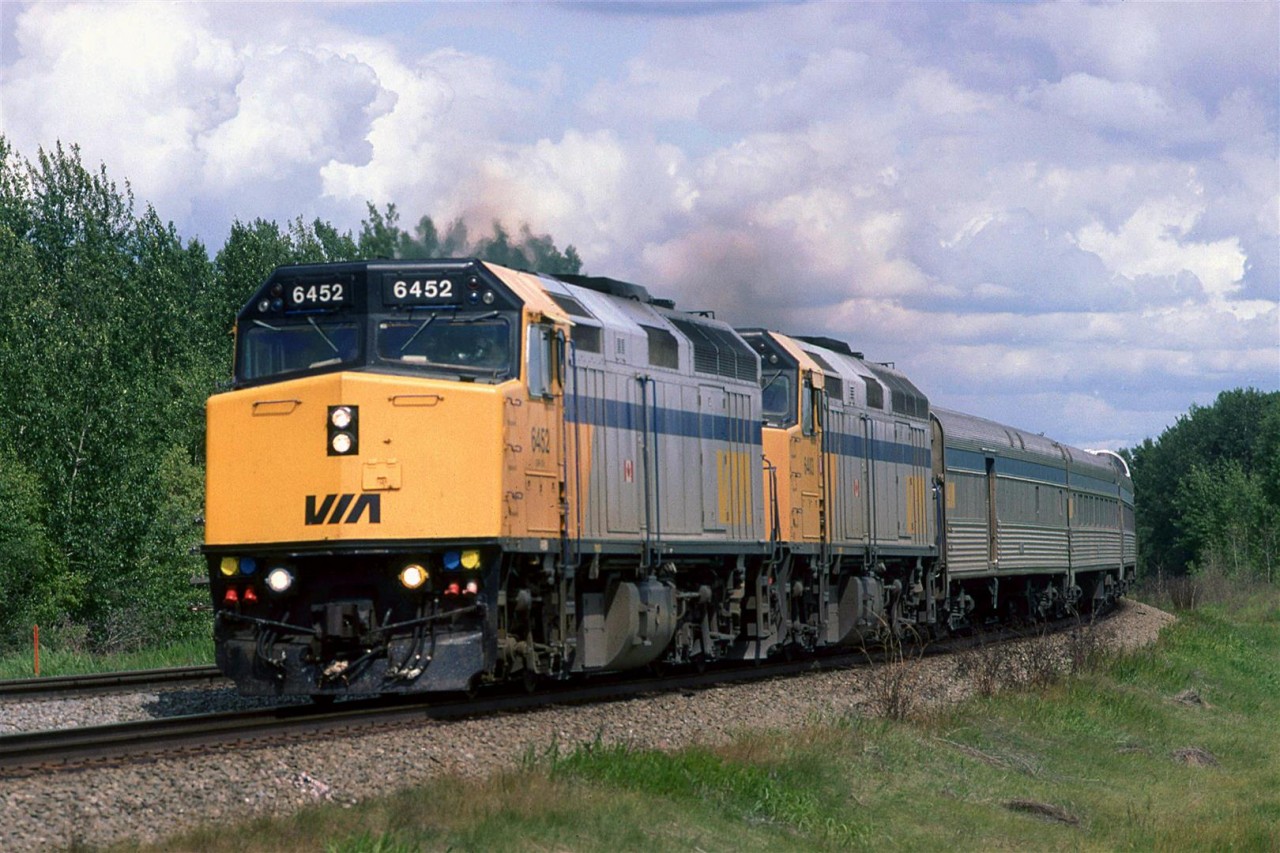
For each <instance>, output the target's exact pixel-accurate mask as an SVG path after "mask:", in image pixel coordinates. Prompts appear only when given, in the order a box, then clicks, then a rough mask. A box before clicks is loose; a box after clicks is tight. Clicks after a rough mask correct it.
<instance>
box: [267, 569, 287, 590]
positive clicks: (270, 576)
mask: <svg viewBox="0 0 1280 853" xmlns="http://www.w3.org/2000/svg"><path fill="white" fill-rule="evenodd" d="M267 586H268V587H269V588H270V589H271V591H272V592H274V593H275V594H276V595H280V594H281V593H284V592H288V591H289V587H291V586H293V572H291V571H289V570H288V569H286V568H285V567H284V566H276V567H275V568H274V569H272V570H271V571H269V572H267Z"/></svg>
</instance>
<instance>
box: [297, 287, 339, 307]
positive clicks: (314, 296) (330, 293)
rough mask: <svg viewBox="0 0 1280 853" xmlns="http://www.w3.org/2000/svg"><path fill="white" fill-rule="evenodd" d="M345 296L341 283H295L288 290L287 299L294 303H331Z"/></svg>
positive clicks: (337, 301)
mask: <svg viewBox="0 0 1280 853" xmlns="http://www.w3.org/2000/svg"><path fill="white" fill-rule="evenodd" d="M345 298H346V291H345V289H344V288H343V286H342V284H341V283H339V282H334V283H332V284H312V285H304V284H299V285H295V286H294V288H293V290H291V291H290V292H289V299H290V301H291V302H292V303H293V304H294V305H333V304H335V303H340V302H342V301H344V300H345Z"/></svg>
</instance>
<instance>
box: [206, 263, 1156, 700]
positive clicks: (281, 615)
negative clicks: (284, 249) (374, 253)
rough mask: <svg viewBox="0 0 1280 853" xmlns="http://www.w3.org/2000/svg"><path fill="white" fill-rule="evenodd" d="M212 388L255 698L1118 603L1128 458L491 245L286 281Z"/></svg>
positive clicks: (223, 594)
mask: <svg viewBox="0 0 1280 853" xmlns="http://www.w3.org/2000/svg"><path fill="white" fill-rule="evenodd" d="M235 336H236V348H235V367H234V385H233V388H232V390H230V391H228V392H225V393H221V394H217V395H215V396H213V397H211V398H210V399H209V401H208V404H207V419H208V423H207V481H206V483H207V484H206V490H207V493H206V513H205V545H204V552H205V554H206V557H207V562H208V571H209V577H210V590H211V593H212V597H213V606H214V612H215V622H214V635H215V642H216V653H217V662H218V665H219V667H220V668H221V669H222V671H223V672H224V673H226V674H227V675H228V676H229V677H231V678H232V679H234V680H235V682H236V683H237V685H238V686H239V688H240V690H241V691H242V692H244V693H246V694H267V695H310V696H314V697H332V696H346V695H358V694H380V693H406V692H424V691H459V690H471V689H474V688H476V687H478V686H480V685H483V684H486V683H493V682H499V681H505V680H511V679H514V680H520V681H523V682H524V683H525V685H526V686H528V687H530V688H533V687H535V686H536V685H537V684H538V683H539V682H540V681H542V680H545V679H560V678H568V677H572V676H574V675H577V674H587V673H598V672H616V671H622V670H628V669H634V668H639V667H646V666H649V665H659V664H667V663H673V664H681V663H686V664H694V665H700V664H705V663H707V662H711V661H725V660H761V659H764V658H766V657H768V656H770V655H773V654H777V653H781V652H790V651H795V650H814V649H818V648H820V647H831V646H841V645H846V646H848V645H854V646H857V645H861V644H868V643H875V642H880V641H884V640H885V639H887V638H890V637H894V636H902V635H904V634H911V635H924V636H929V635H935V634H939V633H945V632H948V631H956V630H961V629H964V628H967V627H970V626H980V625H985V624H991V623H996V622H1001V621H1004V620H1008V619H1014V618H1016V619H1027V618H1031V619H1035V618H1044V617H1049V616H1052V615H1057V614H1063V613H1069V612H1073V611H1074V612H1083V611H1087V610H1089V609H1091V608H1095V607H1100V606H1105V605H1107V604H1109V603H1111V602H1113V601H1114V600H1115V598H1116V597H1117V596H1119V595H1122V594H1123V593H1124V592H1125V591H1126V588H1127V586H1128V584H1129V583H1130V582H1131V580H1132V578H1133V575H1134V564H1135V537H1134V520H1133V491H1132V484H1131V481H1130V478H1129V472H1128V470H1127V468H1126V467H1125V464H1124V461H1123V460H1122V459H1121V458H1120V457H1118V456H1116V455H1115V454H1111V453H1107V452H1088V451H1084V450H1080V449H1077V448H1073V447H1068V446H1066V445H1063V444H1060V443H1058V442H1056V441H1053V440H1051V439H1048V438H1045V437H1043V436H1040V435H1033V434H1028V433H1026V432H1024V431H1021V430H1017V429H1014V428H1012V427H1007V426H1002V425H1000V424H996V423H993V422H991V421H987V420H984V419H981V418H977V417H973V416H970V415H965V414H961V413H958V412H951V411H947V410H943V409H938V408H934V407H931V406H930V404H929V401H928V399H927V397H926V396H925V395H924V394H923V393H921V391H920V390H919V389H918V388H917V387H916V386H915V385H914V384H913V383H912V382H911V381H910V380H909V379H908V378H907V377H906V376H905V375H904V374H902V373H901V372H899V371H897V370H896V369H894V367H893V366H892V365H889V364H883V363H877V362H875V361H871V360H868V359H867V358H865V357H864V356H863V355H862V354H861V353H858V352H855V351H853V350H852V349H851V348H850V347H849V346H848V345H847V344H846V343H844V342H842V341H838V340H833V339H829V338H820V337H798V336H792V335H787V334H783V333H781V332H778V331H774V330H769V329H762V328H755V329H734V328H731V327H730V326H729V325H726V324H725V323H723V322H720V321H718V320H716V319H715V318H714V317H713V316H711V315H709V314H706V313H697V312H685V311H680V310H677V309H676V307H675V306H674V304H673V303H671V302H670V301H667V300H663V299H660V298H656V297H653V296H652V295H650V293H649V292H648V291H647V290H646V289H645V288H643V287H641V286H638V285H634V284H629V283H626V282H621V281H616V280H613V279H608V278H599V277H585V276H568V275H562V276H549V275H543V274H534V273H529V272H522V271H518V270H513V269H507V268H504V267H501V266H498V265H495V264H492V263H487V262H483V261H480V260H476V259H457V260H429V261H368V262H358V263H342V264H327V265H307V266H290V267H281V268H279V269H277V270H276V271H275V272H274V273H272V274H271V276H270V277H269V278H268V279H267V280H266V281H265V282H264V283H263V284H262V285H261V287H260V288H259V289H258V291H257V292H256V293H255V294H254V295H253V297H252V299H250V300H249V302H248V303H247V304H246V305H245V306H244V308H243V309H242V310H241V311H240V313H239V315H238V316H237V319H236V328H235Z"/></svg>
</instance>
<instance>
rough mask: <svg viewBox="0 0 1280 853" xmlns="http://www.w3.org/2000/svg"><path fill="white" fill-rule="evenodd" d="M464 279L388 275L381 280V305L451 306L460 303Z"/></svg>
mask: <svg viewBox="0 0 1280 853" xmlns="http://www.w3.org/2000/svg"><path fill="white" fill-rule="evenodd" d="M465 281H466V278H465V277H462V276H433V275H430V274H424V275H389V276H386V277H384V278H383V279H382V304H383V305H452V304H456V303H458V302H461V301H462V294H463V291H465V290H466V285H465V284H464V282H465Z"/></svg>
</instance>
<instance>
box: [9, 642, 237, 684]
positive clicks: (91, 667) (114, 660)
mask: <svg viewBox="0 0 1280 853" xmlns="http://www.w3.org/2000/svg"><path fill="white" fill-rule="evenodd" d="M33 651H34V650H33V649H32V648H31V647H30V646H28V647H27V648H26V649H23V650H22V651H18V652H10V653H9V654H6V655H3V656H0V679H2V678H30V677H31V676H33V675H35V656H34V654H33ZM212 663H213V640H212V639H205V640H185V641H182V642H178V643H174V644H172V645H168V646H164V647H158V648H150V649H142V650H140V651H136V652H125V653H120V654H112V655H101V654H90V653H89V652H85V651H80V650H77V649H76V648H74V647H72V648H66V649H60V648H56V647H55V648H50V647H48V646H46V645H45V644H44V642H43V640H42V641H41V643H40V675H41V676H50V675H87V674H90V673H95V672H120V671H123V670H129V669H160V668H163V667H171V666H200V665H207V664H212Z"/></svg>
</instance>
